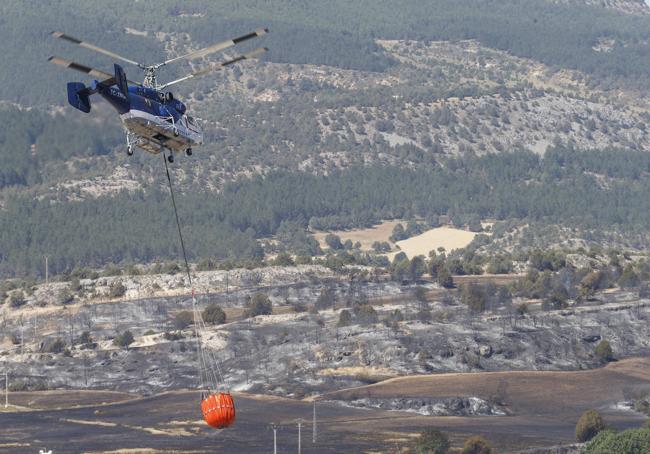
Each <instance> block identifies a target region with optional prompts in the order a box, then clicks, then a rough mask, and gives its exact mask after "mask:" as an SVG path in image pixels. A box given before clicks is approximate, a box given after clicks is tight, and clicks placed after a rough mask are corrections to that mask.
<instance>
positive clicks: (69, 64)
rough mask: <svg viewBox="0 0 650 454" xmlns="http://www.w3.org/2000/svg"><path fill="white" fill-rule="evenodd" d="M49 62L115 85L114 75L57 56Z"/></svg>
mask: <svg viewBox="0 0 650 454" xmlns="http://www.w3.org/2000/svg"><path fill="white" fill-rule="evenodd" d="M48 61H49V62H50V63H54V64H55V65H58V66H62V67H64V68H70V69H74V70H75V71H80V72H82V73H86V74H88V75H90V76H93V77H96V78H97V79H102V80H103V81H104V82H109V81H112V82H111V84H110V85H112V84H114V83H115V79H114V76H115V75H114V74H110V73H107V72H104V71H100V70H99V69H95V68H91V67H90V66H85V65H80V64H79V63H75V62H73V61H70V60H66V59H65V58H61V57H56V56H52V57H50V58H48ZM128 82H129V83H130V84H131V85H139V86H142V84H141V83H140V82H134V81H132V80H129V81H128Z"/></svg>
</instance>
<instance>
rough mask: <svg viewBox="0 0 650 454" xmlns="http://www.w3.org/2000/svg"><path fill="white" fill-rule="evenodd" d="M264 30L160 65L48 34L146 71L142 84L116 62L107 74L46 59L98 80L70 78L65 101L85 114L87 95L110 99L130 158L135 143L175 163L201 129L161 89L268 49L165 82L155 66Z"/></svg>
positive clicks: (199, 141) (54, 58)
mask: <svg viewBox="0 0 650 454" xmlns="http://www.w3.org/2000/svg"><path fill="white" fill-rule="evenodd" d="M266 33H268V29H266V28H261V29H258V30H255V31H254V32H251V33H248V34H245V35H242V36H240V37H238V38H234V39H231V40H227V41H223V42H220V43H217V44H213V45H211V46H208V47H205V48H203V49H199V50H196V51H193V52H190V53H188V54H185V55H180V56H177V57H174V58H170V59H168V60H165V61H164V62H161V63H157V64H154V65H145V64H143V63H139V62H136V61H134V60H131V59H129V58H126V57H122V56H121V55H118V54H116V53H114V52H111V51H109V50H106V49H103V48H101V47H98V46H95V45H94V44H90V43H87V42H85V41H82V40H79V39H77V38H74V37H72V36H70V35H66V34H65V33H62V32H58V31H55V32H52V36H53V37H54V38H57V39H62V40H64V41H68V42H70V43H73V44H76V45H78V46H81V47H83V48H85V49H89V50H92V51H95V52H98V53H100V54H103V55H107V56H109V57H111V58H113V59H115V60H121V61H122V62H125V63H129V64H131V65H135V66H137V67H138V68H140V69H141V70H143V71H144V80H143V81H142V83H139V82H133V81H131V80H129V79H127V76H126V73H125V71H124V69H123V68H122V66H120V65H119V64H117V63H115V64H114V65H113V70H114V72H113V74H110V73H107V72H104V71H100V70H98V69H95V68H91V67H89V66H85V65H81V64H79V63H76V62H73V61H70V60H66V59H64V58H61V57H57V56H52V57H50V58H49V59H48V60H49V61H50V62H51V63H54V64H55V65H58V66H62V67H64V68H70V69H74V70H76V71H80V72H83V73H86V74H88V75H90V76H93V77H95V78H96V79H95V80H93V81H92V82H91V83H90V85H89V86H86V85H85V84H84V83H82V82H68V85H67V89H68V103H70V105H71V106H73V107H74V108H76V109H78V110H80V111H82V112H84V113H89V112H90V110H91V103H90V96H91V95H94V94H99V95H100V96H101V97H102V98H104V99H105V100H106V101H108V103H109V104H110V105H111V106H113V107H114V108H115V110H117V112H118V114H119V116H120V120H121V121H122V124H123V126H124V129H125V132H126V145H127V148H126V150H127V154H128V155H129V156H131V155H133V152H134V149H135V148H136V147H137V148H140V149H142V150H144V151H148V152H150V153H152V154H158V153H161V152H163V150H164V149H167V150H169V155H168V156H167V160H168V161H169V162H170V163H172V162H174V153H180V152H183V151H184V152H185V154H187V156H191V155H192V148H193V147H196V146H199V145H202V144H203V131H202V130H201V128H200V126H199V125H198V124H197V121H196V120H195V119H194V118H193V117H191V116H190V115H188V114H187V107H186V106H185V104H184V103H182V102H181V101H180V100H178V99H176V98H175V97H174V95H173V93H172V92H171V91H165V90H166V89H167V88H168V87H170V86H172V85H176V84H178V83H180V82H184V81H186V80H189V79H193V78H195V77H200V76H204V75H206V74H209V73H211V72H213V71H217V70H220V69H223V68H225V67H227V66H230V65H233V64H235V63H237V62H240V61H242V60H247V59H252V58H257V57H259V56H260V55H262V54H263V53H264V52H266V51H268V49H267V48H266V47H260V48H258V49H255V50H253V51H251V52H249V53H246V54H241V55H238V56H237V57H234V58H230V59H228V60H224V61H222V62H220V63H217V64H213V65H211V66H208V67H207V68H204V69H201V70H199V71H196V72H193V73H191V74H188V75H186V76H184V77H181V78H179V79H176V80H172V81H171V82H167V83H163V84H159V83H158V78H157V71H158V69H160V68H161V67H163V66H167V65H169V64H171V63H175V62H177V61H180V60H193V59H196V58H202V57H205V56H207V55H210V54H213V53H216V52H221V51H223V50H225V49H228V48H230V47H232V46H235V45H236V44H240V43H242V42H244V41H248V40H250V39H253V38H257V37H259V36H263V35H265V34H266Z"/></svg>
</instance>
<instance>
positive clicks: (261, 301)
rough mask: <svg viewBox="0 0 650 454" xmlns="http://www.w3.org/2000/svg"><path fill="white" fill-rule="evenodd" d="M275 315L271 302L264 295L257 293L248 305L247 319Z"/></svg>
mask: <svg viewBox="0 0 650 454" xmlns="http://www.w3.org/2000/svg"><path fill="white" fill-rule="evenodd" d="M272 313H273V305H272V304H271V300H270V299H269V297H268V296H266V295H265V294H264V293H256V294H255V295H253V297H252V298H251V299H250V300H249V301H248V302H247V303H246V311H245V315H246V317H256V316H258V315H270V314H272Z"/></svg>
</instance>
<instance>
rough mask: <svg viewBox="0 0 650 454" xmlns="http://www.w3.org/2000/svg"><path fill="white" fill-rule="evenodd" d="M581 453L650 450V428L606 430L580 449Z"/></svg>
mask: <svg viewBox="0 0 650 454" xmlns="http://www.w3.org/2000/svg"><path fill="white" fill-rule="evenodd" d="M580 452H581V454H613V453H616V454H639V453H647V452H650V430H648V429H631V430H626V431H624V432H620V433H616V432H613V431H611V430H604V431H602V432H600V433H599V434H598V435H596V436H595V437H594V438H593V439H592V440H591V441H590V442H589V443H587V445H586V446H585V447H584V448H582V451H580Z"/></svg>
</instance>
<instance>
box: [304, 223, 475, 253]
mask: <svg viewBox="0 0 650 454" xmlns="http://www.w3.org/2000/svg"><path fill="white" fill-rule="evenodd" d="M399 223H401V224H402V225H403V226H406V221H400V220H393V221H384V222H382V223H381V224H378V225H376V226H374V227H371V228H369V229H358V230H332V231H331V232H316V233H314V234H313V235H314V238H316V240H318V243H319V244H320V246H321V248H323V249H327V248H328V246H327V243H325V237H326V236H327V235H328V234H330V233H332V234H334V235H337V236H339V237H340V238H341V241H343V242H345V241H346V240H352V242H353V243H356V242H357V241H358V242H359V243H361V250H364V251H369V250H371V249H372V243H374V242H375V241H379V242H383V241H389V240H388V238H389V237H390V236H391V234H392V233H393V228H395V226H396V225H397V224H399ZM476 235H477V234H476V233H474V232H469V231H467V230H461V229H455V228H453V227H437V228H435V229H431V230H427V231H426V232H424V233H422V234H420V235H418V236H414V237H413V238H409V239H406V240H403V241H398V242H397V243H396V244H397V246H399V250H401V251H403V252H404V253H406V255H407V256H408V257H409V258H413V257H415V256H416V255H424V256H425V257H426V256H427V255H428V254H429V251H431V250H437V249H438V248H439V247H443V248H445V251H447V252H450V251H452V250H453V249H461V248H464V247H466V246H467V245H468V244H469V243H471V242H472V240H473V239H474V237H475V236H476ZM391 246H392V247H393V248H394V251H393V252H391V253H389V254H387V255H388V257H389V258H390V259H392V258H393V256H394V255H395V254H396V253H397V252H398V250H397V249H396V248H395V245H394V244H392V243H391Z"/></svg>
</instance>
